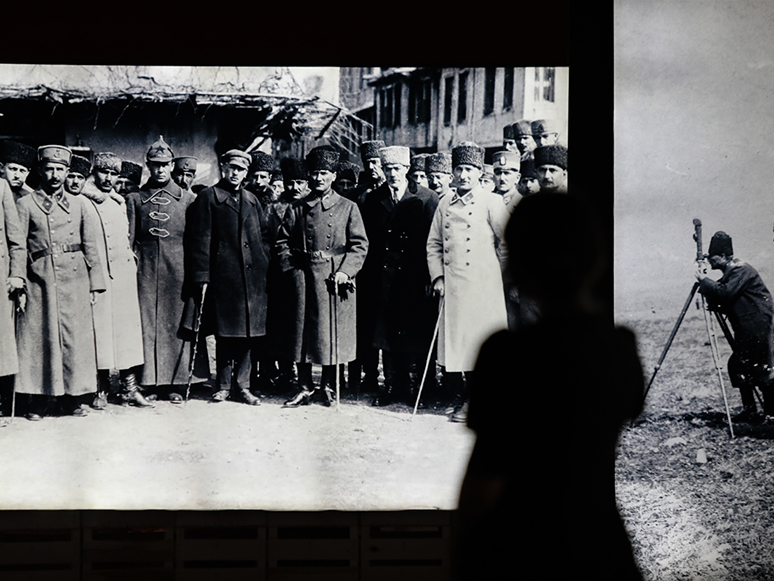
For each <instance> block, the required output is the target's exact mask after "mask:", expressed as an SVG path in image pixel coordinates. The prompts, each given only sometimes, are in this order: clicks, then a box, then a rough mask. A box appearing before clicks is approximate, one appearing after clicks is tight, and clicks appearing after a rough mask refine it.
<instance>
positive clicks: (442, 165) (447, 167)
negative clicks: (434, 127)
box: [425, 152, 452, 173]
mask: <svg viewBox="0 0 774 581" xmlns="http://www.w3.org/2000/svg"><path fill="white" fill-rule="evenodd" d="M430 172H441V173H451V172H452V157H451V154H449V153H444V152H439V153H431V154H430V155H428V156H427V159H425V173H430Z"/></svg>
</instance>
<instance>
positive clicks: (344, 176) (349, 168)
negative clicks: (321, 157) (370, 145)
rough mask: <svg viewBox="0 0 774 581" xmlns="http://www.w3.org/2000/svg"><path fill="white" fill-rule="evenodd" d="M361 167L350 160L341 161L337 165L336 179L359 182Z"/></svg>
mask: <svg viewBox="0 0 774 581" xmlns="http://www.w3.org/2000/svg"><path fill="white" fill-rule="evenodd" d="M359 171H360V167H359V166H357V165H355V164H354V163H352V162H349V161H340V162H339V163H338V165H337V166H336V179H339V180H349V181H351V182H352V183H355V182H357V174H358V172H359Z"/></svg>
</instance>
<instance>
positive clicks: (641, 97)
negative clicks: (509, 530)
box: [614, 0, 774, 580]
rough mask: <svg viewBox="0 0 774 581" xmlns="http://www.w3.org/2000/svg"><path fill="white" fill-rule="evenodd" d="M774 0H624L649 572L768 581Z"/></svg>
mask: <svg viewBox="0 0 774 581" xmlns="http://www.w3.org/2000/svg"><path fill="white" fill-rule="evenodd" d="M773 27H774V5H772V4H771V3H770V2H732V1H726V0H719V1H713V2H672V1H646V2H633V1H629V0H619V1H618V2H616V3H615V15H614V37H615V43H614V53H615V72H614V84H615V88H614V90H615V110H614V125H615V129H614V130H615V146H614V151H615V155H614V166H615V202H614V221H615V234H614V243H615V246H614V295H615V319H616V323H617V324H619V325H623V326H626V327H628V328H629V329H631V330H632V331H634V333H635V334H636V336H637V341H638V348H639V355H640V358H641V361H642V366H643V372H644V381H645V393H646V397H645V400H644V407H643V412H642V414H641V416H640V417H639V418H638V420H636V421H635V422H634V423H633V424H632V425H630V426H629V427H628V428H626V429H625V430H624V431H623V432H622V436H621V442H620V446H619V448H618V457H617V464H616V490H617V497H618V503H619V507H620V510H621V514H622V516H623V518H624V520H625V522H626V526H627V530H628V532H629V535H630V538H631V540H632V545H633V548H634V552H635V556H636V559H637V562H638V565H639V567H640V569H641V572H642V574H643V577H644V578H645V579H649V580H671V579H708V580H709V579H711V580H731V579H760V580H763V579H771V578H772V577H774V555H772V551H771V531H772V527H774V520H772V519H773V518H774V516H773V515H772V512H771V503H770V499H771V495H772V492H773V490H772V482H773V481H772V478H771V476H770V474H769V472H770V465H771V462H772V460H773V459H774V450H773V449H772V438H774V392H772V389H774V386H772V383H771V382H772V339H771V337H772V321H773V317H774V305H772V296H771V289H772V285H774V230H773V225H774V198H772V195H771V191H770V187H771V184H772V181H774V174H773V173H772V172H774V164H773V163H772V155H774V154H773V153H772V147H771V139H772V134H774V116H772V113H771V103H772V91H774V58H772V40H771V39H772V31H773V30H774V28H773Z"/></svg>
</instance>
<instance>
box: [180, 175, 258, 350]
mask: <svg viewBox="0 0 774 581" xmlns="http://www.w3.org/2000/svg"><path fill="white" fill-rule="evenodd" d="M269 257H270V246H269V233H268V228H267V224H266V220H265V217H264V213H263V209H262V208H261V204H260V202H259V201H258V199H257V198H256V197H255V195H254V194H253V193H252V192H250V191H249V190H246V189H241V188H240V189H239V190H237V191H236V192H230V191H229V190H227V189H226V188H224V187H223V185H222V183H221V184H218V185H215V186H212V187H210V188H205V189H203V190H202V191H201V192H199V195H198V196H197V197H196V201H195V202H194V203H193V205H192V206H191V211H190V215H189V224H188V227H187V230H186V260H187V263H188V268H189V269H190V277H189V278H190V281H191V282H192V283H193V284H194V285H197V286H198V285H200V284H201V283H205V282H206V283H208V288H207V295H206V298H205V303H204V310H203V313H202V332H203V333H205V334H215V335H216V336H217V337H235V338H236V337H242V338H246V337H260V336H263V335H265V334H266V303H267V301H266V273H267V271H268V268H269Z"/></svg>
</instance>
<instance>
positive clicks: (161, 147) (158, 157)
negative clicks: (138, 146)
mask: <svg viewBox="0 0 774 581" xmlns="http://www.w3.org/2000/svg"><path fill="white" fill-rule="evenodd" d="M173 159H175V154H174V153H173V152H172V148H171V147H169V144H168V143H167V142H166V141H164V136H163V135H159V138H158V140H156V141H155V142H153V143H152V144H151V146H150V147H149V148H148V153H147V154H146V155H145V160H146V161H155V162H159V163H168V162H170V161H172V160H173Z"/></svg>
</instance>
